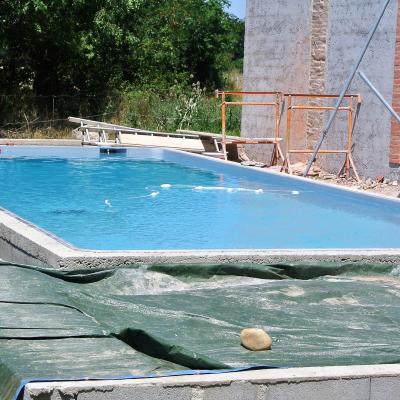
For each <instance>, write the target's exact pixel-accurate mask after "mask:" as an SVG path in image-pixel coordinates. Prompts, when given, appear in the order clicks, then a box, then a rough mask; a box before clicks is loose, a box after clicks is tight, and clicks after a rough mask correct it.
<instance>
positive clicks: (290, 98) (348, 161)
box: [282, 93, 361, 181]
mask: <svg viewBox="0 0 400 400" xmlns="http://www.w3.org/2000/svg"><path fill="white" fill-rule="evenodd" d="M285 96H286V97H287V114H286V116H287V122H286V150H285V161H284V164H283V167H282V169H283V170H286V171H287V172H289V173H290V174H292V173H293V171H292V164H291V159H290V156H291V154H307V153H313V150H310V149H293V148H292V143H291V131H292V117H293V115H292V114H293V112H294V110H299V111H308V110H317V111H327V110H333V109H334V107H332V106H326V105H320V106H315V105H310V104H309V102H308V101H309V99H335V98H338V97H339V96H337V95H331V94H304V93H301V94H298V93H287V94H285ZM343 98H345V99H347V105H346V106H343V107H339V108H338V110H337V111H345V112H347V114H348V118H347V140H346V141H347V143H346V148H345V149H323V150H319V153H320V154H344V155H345V160H344V163H343V165H342V168H341V169H340V171H339V174H338V175H340V174H341V173H342V171H343V170H345V172H346V177H347V178H350V173H351V169H353V171H354V175H355V177H356V179H357V181H360V177H359V175H358V173H357V169H356V167H355V164H354V161H353V157H352V148H353V143H352V135H353V125H354V122H355V121H354V120H353V113H354V103H355V102H356V104H357V106H356V107H357V109H359V105H360V104H361V97H360V96H359V95H345V96H343ZM298 99H306V100H307V102H306V103H301V104H299V103H296V100H298ZM307 173H309V169H308V171H307Z"/></svg>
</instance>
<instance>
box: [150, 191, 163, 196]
mask: <svg viewBox="0 0 400 400" xmlns="http://www.w3.org/2000/svg"><path fill="white" fill-rule="evenodd" d="M159 194H160V192H151V193H150V194H149V196H151V197H157V196H158V195H159Z"/></svg>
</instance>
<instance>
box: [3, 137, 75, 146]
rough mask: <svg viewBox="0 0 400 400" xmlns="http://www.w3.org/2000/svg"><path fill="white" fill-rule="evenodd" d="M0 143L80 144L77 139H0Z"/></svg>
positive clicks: (30, 144) (33, 144) (21, 144)
mask: <svg viewBox="0 0 400 400" xmlns="http://www.w3.org/2000/svg"><path fill="white" fill-rule="evenodd" d="M0 145H8V146H17V145H18V146H82V141H81V140H77V139H0Z"/></svg>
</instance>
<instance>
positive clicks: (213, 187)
mask: <svg viewBox="0 0 400 400" xmlns="http://www.w3.org/2000/svg"><path fill="white" fill-rule="evenodd" d="M193 190H196V191H202V190H219V191H226V192H228V193H236V192H249V193H255V194H261V193H264V190H263V189H247V188H241V187H239V188H233V187H225V186H194V187H193Z"/></svg>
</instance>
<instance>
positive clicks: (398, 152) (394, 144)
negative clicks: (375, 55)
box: [389, 1, 400, 166]
mask: <svg viewBox="0 0 400 400" xmlns="http://www.w3.org/2000/svg"><path fill="white" fill-rule="evenodd" d="M399 14H400V1H399V2H398V9H397V32H396V49H395V59H394V81H393V100H392V106H393V108H394V109H395V110H396V112H397V113H399V114H400V16H399ZM389 163H390V164H396V165H399V166H400V125H399V123H398V122H397V121H395V120H394V119H393V118H392V135H391V139H390V153H389Z"/></svg>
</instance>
